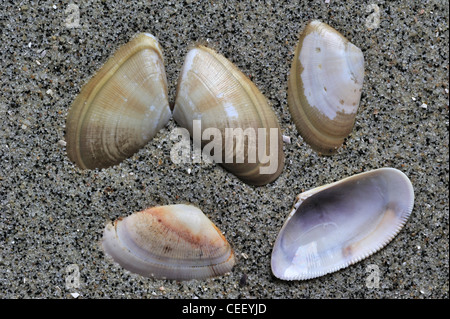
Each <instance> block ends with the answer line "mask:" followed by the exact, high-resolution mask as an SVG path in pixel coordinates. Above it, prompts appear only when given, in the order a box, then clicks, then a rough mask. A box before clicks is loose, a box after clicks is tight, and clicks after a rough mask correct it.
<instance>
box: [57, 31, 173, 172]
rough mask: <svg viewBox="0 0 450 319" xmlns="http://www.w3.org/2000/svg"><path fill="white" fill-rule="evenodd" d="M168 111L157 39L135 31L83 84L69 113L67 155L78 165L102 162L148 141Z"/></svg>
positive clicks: (111, 162) (110, 161)
mask: <svg viewBox="0 0 450 319" xmlns="http://www.w3.org/2000/svg"><path fill="white" fill-rule="evenodd" d="M170 116H171V112H170V108H169V103H168V97H167V80H166V74H165V70H164V61H163V55H162V51H161V48H160V46H159V44H158V42H157V39H156V38H155V37H154V36H152V35H151V34H148V33H140V34H138V35H136V36H135V37H134V38H133V39H132V40H131V41H130V42H128V43H127V44H125V45H123V46H122V47H120V48H119V49H118V50H117V52H116V53H115V54H114V55H113V56H112V57H111V58H110V59H109V60H108V61H107V62H106V63H105V64H104V65H103V67H102V68H101V69H100V70H99V71H98V72H97V74H96V75H95V76H94V77H93V78H92V79H91V80H90V81H89V82H88V83H87V84H86V85H85V86H84V87H83V88H82V90H81V92H80V94H79V95H78V97H77V98H76V99H75V101H74V102H73V104H72V107H71V109H70V111H69V113H68V116H67V123H66V142H67V155H68V156H69V158H70V159H71V160H72V161H73V162H75V163H76V164H77V165H78V166H79V167H81V168H89V169H92V168H104V167H108V166H111V165H115V164H118V163H120V162H121V161H123V160H124V159H126V158H128V157H130V156H131V155H133V154H134V153H135V152H137V151H138V150H139V149H140V148H142V147H143V146H144V145H146V144H147V142H148V141H149V140H150V139H152V138H153V136H154V135H155V134H156V133H157V132H158V131H159V130H160V129H161V128H162V127H163V126H164V125H166V123H167V122H168V121H169V119H170Z"/></svg>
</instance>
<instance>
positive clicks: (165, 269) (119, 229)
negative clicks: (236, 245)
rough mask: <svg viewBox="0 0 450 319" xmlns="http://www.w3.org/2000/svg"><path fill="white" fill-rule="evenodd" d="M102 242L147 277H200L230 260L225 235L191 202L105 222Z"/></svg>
mask: <svg viewBox="0 0 450 319" xmlns="http://www.w3.org/2000/svg"><path fill="white" fill-rule="evenodd" d="M102 245H103V249H104V251H105V252H106V253H107V254H108V255H110V256H111V257H112V258H113V259H114V260H115V261H116V262H117V263H119V264H120V265H121V266H122V267H124V268H125V269H127V270H129V271H131V272H134V273H137V274H140V275H143V276H146V277H155V278H161V279H175V280H190V279H204V278H209V277H215V276H219V275H222V274H225V273H227V272H229V271H231V269H232V267H233V266H234V263H235V258H234V253H233V250H232V249H231V247H230V245H229V244H228V242H227V240H226V239H225V237H224V236H223V235H222V233H221V232H220V231H219V229H217V227H216V226H215V225H214V224H213V223H212V222H211V221H210V220H209V219H208V217H206V216H205V214H203V212H202V211H201V210H200V209H198V208H197V207H195V206H192V205H182V204H180V205H169V206H159V207H153V208H148V209H146V210H144V211H141V212H137V213H134V214H132V215H130V216H128V217H126V218H120V219H118V220H116V221H115V222H114V223H108V224H107V225H106V227H105V230H104V234H103V241H102Z"/></svg>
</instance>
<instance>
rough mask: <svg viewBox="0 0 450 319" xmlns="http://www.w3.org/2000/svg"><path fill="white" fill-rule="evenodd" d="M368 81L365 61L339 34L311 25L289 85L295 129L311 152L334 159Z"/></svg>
mask: <svg viewBox="0 0 450 319" xmlns="http://www.w3.org/2000/svg"><path fill="white" fill-rule="evenodd" d="M363 79H364V56H363V54H362V52H361V50H360V49H359V48H358V47H356V46H355V45H353V44H352V43H350V42H349V41H348V40H347V39H346V38H345V37H344V36H342V35H341V34H340V33H339V32H337V31H336V30H335V29H333V28H332V27H330V26H329V25H327V24H325V23H322V22H320V21H317V20H315V21H312V22H310V23H309V24H308V25H307V26H306V28H305V30H304V31H303V33H302V34H301V36H300V40H299V43H298V45H297V48H296V51H295V57H294V61H293V63H292V67H291V72H290V76H289V82H288V104H289V110H290V112H291V115H292V118H293V120H294V122H295V125H296V127H297V130H298V131H299V133H300V134H301V136H302V137H303V139H304V140H305V142H306V143H308V144H309V145H310V146H311V148H313V149H314V150H316V151H318V152H320V153H322V154H323V155H331V154H333V153H335V152H337V149H338V148H339V147H340V146H341V144H342V143H343V142H344V139H345V138H346V137H347V136H348V135H349V134H350V133H351V131H352V129H353V126H354V123H355V117H356V114H357V110H358V106H359V102H360V98H361V90H362V86H363Z"/></svg>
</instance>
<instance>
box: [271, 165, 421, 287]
mask: <svg viewBox="0 0 450 319" xmlns="http://www.w3.org/2000/svg"><path fill="white" fill-rule="evenodd" d="M413 206H414V191H413V187H412V185H411V182H410V180H409V179H408V177H407V176H406V175H405V174H404V173H402V172H401V171H399V170H397V169H394V168H381V169H377V170H373V171H369V172H366V173H361V174H357V175H354V176H351V177H348V178H345V179H343V180H341V181H338V182H335V183H332V184H329V185H325V186H321V187H317V188H314V189H312V190H310V191H307V192H305V193H302V194H300V195H298V197H297V202H296V203H295V205H294V208H293V209H292V211H291V213H290V214H289V216H288V218H287V220H286V222H285V223H284V225H283V227H282V229H281V231H280V233H279V234H278V237H277V240H276V242H275V244H274V248H273V251H272V261H271V263H272V272H273V274H274V275H275V276H276V277H278V278H280V279H284V280H303V279H310V278H314V277H319V276H322V275H325V274H328V273H331V272H334V271H337V270H339V269H342V268H345V267H347V266H348V265H351V264H353V263H356V262H358V261H360V260H362V259H364V258H366V257H367V256H369V255H371V254H373V253H374V252H376V251H378V250H379V249H381V248H383V247H384V246H385V245H387V243H388V242H389V241H391V240H392V239H393V238H394V237H395V236H396V235H397V233H398V232H399V231H400V229H401V228H402V227H403V225H404V224H405V222H406V220H407V219H408V217H409V215H410V214H411V211H412V208H413Z"/></svg>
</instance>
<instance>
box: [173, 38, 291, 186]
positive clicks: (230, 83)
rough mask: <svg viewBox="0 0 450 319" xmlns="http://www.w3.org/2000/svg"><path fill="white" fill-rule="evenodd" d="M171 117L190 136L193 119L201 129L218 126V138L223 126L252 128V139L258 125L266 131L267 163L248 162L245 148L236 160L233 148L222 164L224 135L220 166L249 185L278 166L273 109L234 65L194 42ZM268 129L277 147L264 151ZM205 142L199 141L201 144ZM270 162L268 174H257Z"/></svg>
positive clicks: (262, 180) (280, 158)
mask: <svg viewBox="0 0 450 319" xmlns="http://www.w3.org/2000/svg"><path fill="white" fill-rule="evenodd" d="M173 117H174V119H175V121H176V122H177V123H178V124H179V125H180V126H182V127H184V128H186V129H188V130H189V132H190V134H191V137H192V136H193V121H194V120H200V121H201V130H202V132H204V131H205V129H208V128H217V129H219V130H220V131H221V136H222V137H225V135H226V134H225V129H227V128H231V129H235V128H242V130H243V131H246V130H247V129H250V130H252V131H253V132H255V133H256V134H255V140H257V139H259V138H260V137H261V136H260V135H259V134H263V133H259V131H258V129H264V130H262V131H264V132H265V133H264V134H265V147H266V148H265V150H266V154H267V155H268V156H269V157H270V160H269V161H264V162H263V161H261V158H260V157H257V159H256V160H254V161H253V160H251V159H250V160H249V156H248V154H249V153H247V152H246V153H245V154H244V155H245V158H244V161H243V163H240V162H239V161H237V160H236V152H235V154H234V155H233V160H232V161H229V163H227V162H226V160H225V156H226V154H225V139H223V140H222V142H223V144H222V147H221V149H222V161H221V164H222V166H223V167H225V168H226V169H227V170H229V171H230V172H232V173H233V174H235V175H236V176H237V177H239V178H240V179H241V180H243V181H244V182H246V183H248V184H251V185H264V184H267V183H270V182H272V181H274V180H275V179H276V178H277V177H278V176H279V175H280V173H281V171H282V170H283V167H284V153H283V145H282V135H281V129H280V126H279V124H278V120H277V117H276V115H275V113H274V112H273V110H272V109H271V108H270V106H269V104H268V102H267V100H266V98H265V97H264V96H263V95H262V93H261V92H260V91H259V90H258V88H257V87H256V86H255V85H254V84H253V83H252V82H251V81H250V80H249V79H248V78H247V77H246V76H245V75H244V74H243V73H242V72H241V71H240V70H239V69H238V68H237V67H236V66H235V65H234V64H233V63H231V62H230V61H229V60H227V59H226V58H225V57H223V56H222V55H220V54H218V53H216V52H215V51H214V50H212V49H209V48H207V47H204V46H197V47H195V48H192V49H191V50H189V52H188V53H187V56H186V59H185V62H184V65H183V69H182V72H181V73H180V79H179V81H178V88H177V96H176V101H175V105H174V110H173ZM271 129H272V130H273V131H274V132H275V133H276V136H275V138H276V141H275V142H276V143H278V144H277V145H278V146H277V147H276V151H274V152H273V153H270V154H269V149H270V145H269V144H270V143H271V142H270V141H271V140H270V137H269V135H270V134H271V133H270V132H271ZM262 139H264V136H262ZM194 142H195V141H194ZM208 142H209V141H205V140H203V141H202V147H204V146H205V144H207V143H208ZM245 143H246V144H245V147H246V149H249V147H251V146H252V145H253V147H255V148H259V147H260V146H259V145H260V144H257V146H256V144H251V143H248V144H247V140H245ZM250 144H251V145H250ZM234 145H235V146H236V144H234ZM261 145H264V144H263V143H261ZM273 145H275V144H273ZM273 145H272V146H273ZM255 148H253V150H255ZM261 149H262V148H261ZM259 151H260V149H256V150H255V153H258V152H259ZM215 155H216V154H215ZM269 165H273V169H269V170H270V172H269V173H265V172H263V173H261V172H262V170H261V168H262V167H266V168H267V167H268V166H269ZM269 170H268V171H269Z"/></svg>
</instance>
